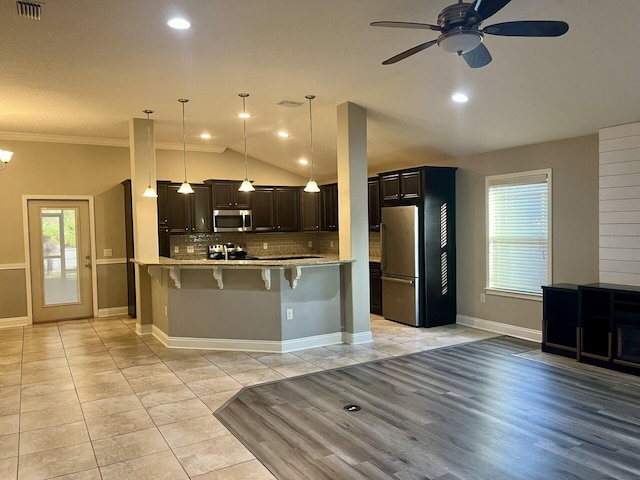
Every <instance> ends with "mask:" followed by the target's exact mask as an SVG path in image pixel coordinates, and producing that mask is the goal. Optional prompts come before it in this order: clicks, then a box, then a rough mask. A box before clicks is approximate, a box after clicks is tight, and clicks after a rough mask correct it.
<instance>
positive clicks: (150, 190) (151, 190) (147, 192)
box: [142, 109, 158, 198]
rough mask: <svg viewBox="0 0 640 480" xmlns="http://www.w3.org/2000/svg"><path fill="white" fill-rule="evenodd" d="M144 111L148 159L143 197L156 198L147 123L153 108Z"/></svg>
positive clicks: (149, 126) (148, 125) (149, 129)
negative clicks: (147, 171)
mask: <svg viewBox="0 0 640 480" xmlns="http://www.w3.org/2000/svg"><path fill="white" fill-rule="evenodd" d="M143 112H144V113H146V114H147V159H148V162H149V164H148V167H149V184H148V185H149V186H148V187H147V188H146V190H145V191H144V193H143V194H142V196H143V197H147V198H158V194H157V193H156V190H155V188H153V187H152V186H151V165H152V162H151V125H150V123H149V115H151V114H152V113H153V110H148V109H147V110H143Z"/></svg>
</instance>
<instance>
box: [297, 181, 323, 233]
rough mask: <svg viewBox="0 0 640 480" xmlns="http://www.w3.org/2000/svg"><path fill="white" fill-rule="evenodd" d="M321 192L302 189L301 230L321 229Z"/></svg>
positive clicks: (312, 230) (313, 230) (315, 230)
mask: <svg viewBox="0 0 640 480" xmlns="http://www.w3.org/2000/svg"><path fill="white" fill-rule="evenodd" d="M320 203H321V202H320V194H319V193H311V192H305V191H304V190H303V189H302V188H301V189H300V230H301V231H303V232H317V231H320V223H321V222H320V219H321V215H320Z"/></svg>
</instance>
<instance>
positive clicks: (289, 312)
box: [287, 308, 293, 320]
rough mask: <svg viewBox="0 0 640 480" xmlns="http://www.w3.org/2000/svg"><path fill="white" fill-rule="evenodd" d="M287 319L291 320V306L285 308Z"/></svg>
mask: <svg viewBox="0 0 640 480" xmlns="http://www.w3.org/2000/svg"><path fill="white" fill-rule="evenodd" d="M287 320H293V308H287Z"/></svg>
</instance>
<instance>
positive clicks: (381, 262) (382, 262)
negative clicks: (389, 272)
mask: <svg viewBox="0 0 640 480" xmlns="http://www.w3.org/2000/svg"><path fill="white" fill-rule="evenodd" d="M384 229H385V225H384V223H382V221H380V268H381V269H382V271H383V272H384V270H385V261H384V259H385V254H384V248H385V241H384Z"/></svg>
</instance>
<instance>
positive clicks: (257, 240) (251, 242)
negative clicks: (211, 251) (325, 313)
mask: <svg viewBox="0 0 640 480" xmlns="http://www.w3.org/2000/svg"><path fill="white" fill-rule="evenodd" d="M223 243H234V244H236V245H240V244H243V245H245V249H246V250H247V252H248V254H249V255H251V256H254V257H272V256H282V255H312V254H328V255H338V254H339V253H340V249H339V241H338V232H312V233H299V232H292V233H269V234H255V233H200V234H196V235H172V236H171V239H170V244H171V258H175V259H176V260H199V259H202V258H206V256H207V253H208V246H209V245H216V244H223ZM309 243H311V246H309ZM265 244H266V245H267V248H266V249H265V248H264V245H265ZM188 247H193V252H187V249H188ZM176 249H177V250H178V251H177V252H176ZM189 250H190V249H189ZM369 256H370V257H372V258H379V257H380V234H379V233H373V232H372V233H370V234H369Z"/></svg>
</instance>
